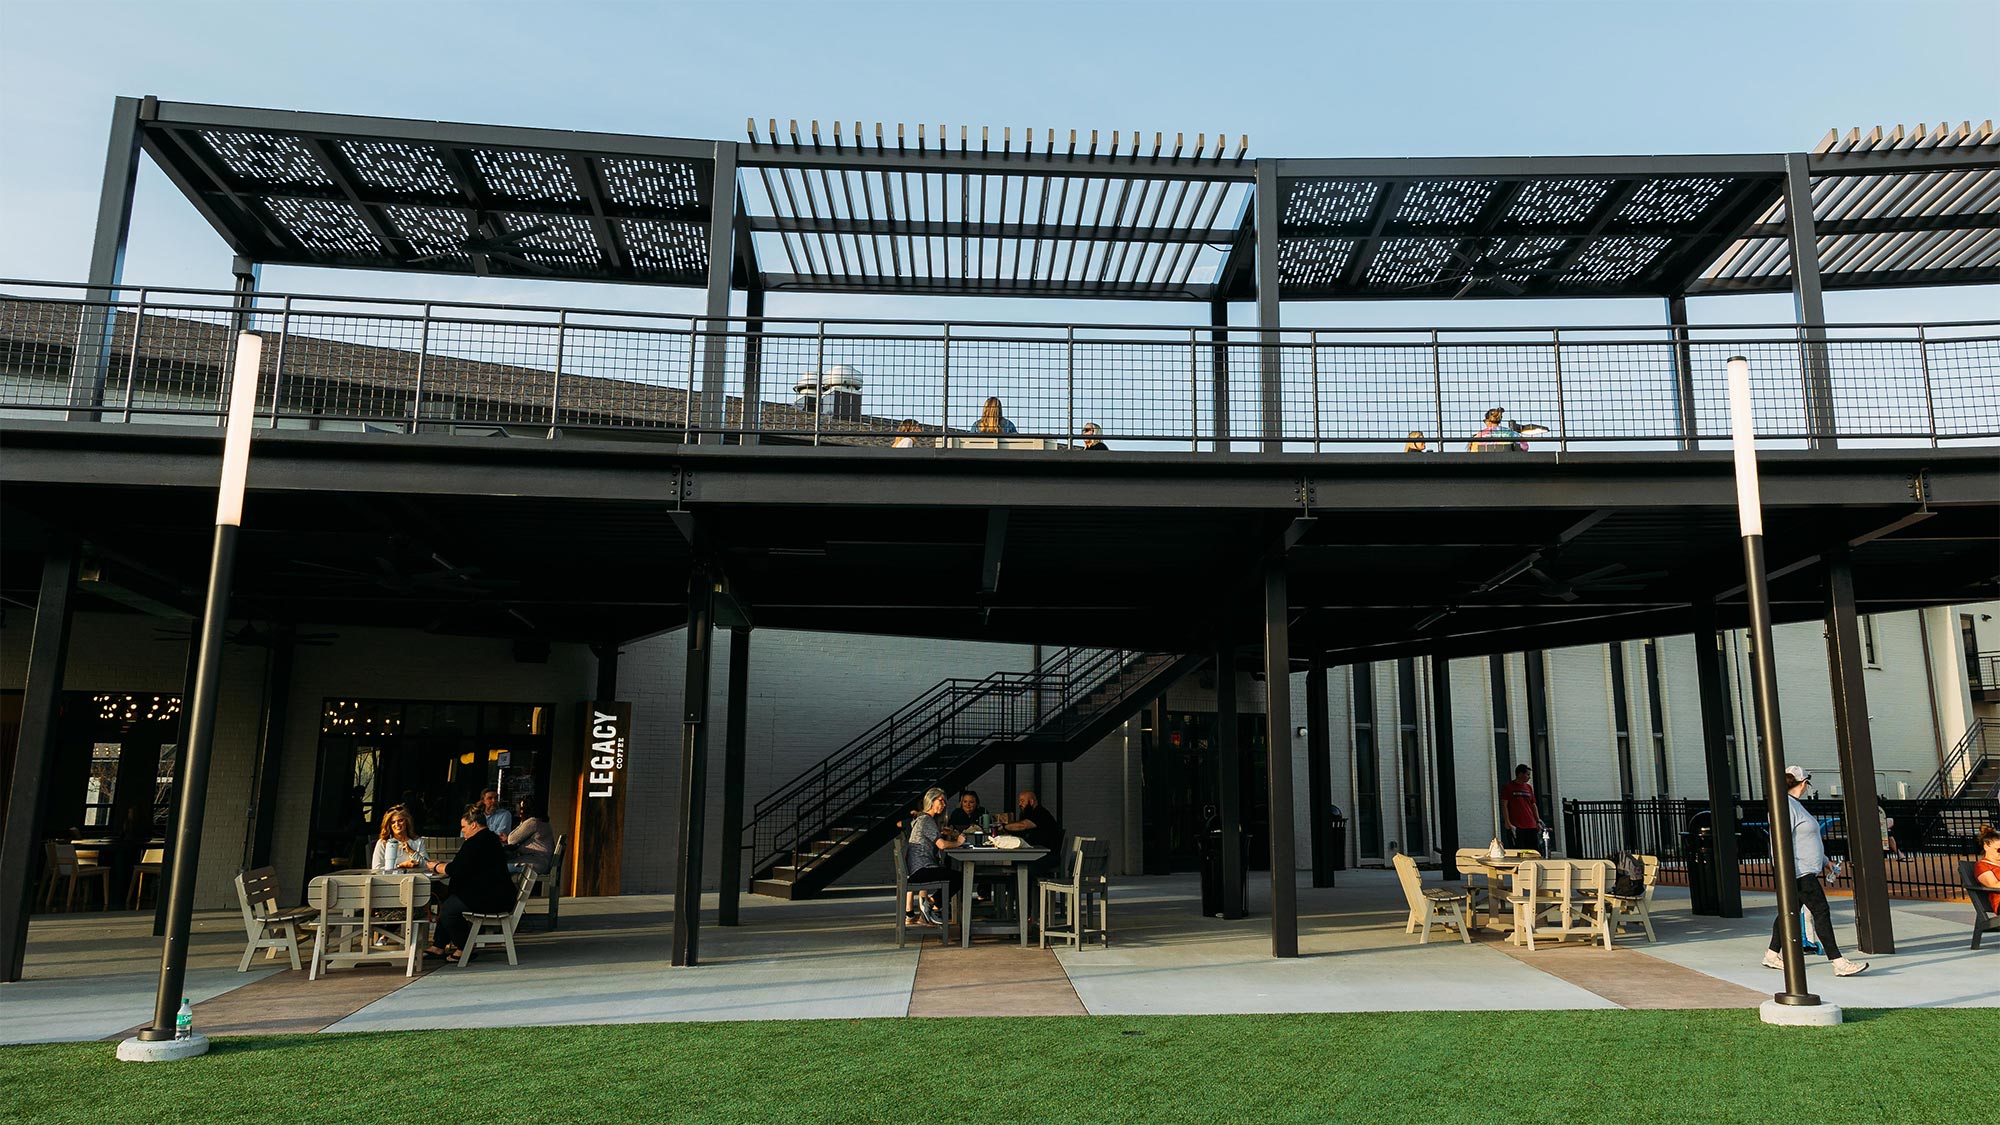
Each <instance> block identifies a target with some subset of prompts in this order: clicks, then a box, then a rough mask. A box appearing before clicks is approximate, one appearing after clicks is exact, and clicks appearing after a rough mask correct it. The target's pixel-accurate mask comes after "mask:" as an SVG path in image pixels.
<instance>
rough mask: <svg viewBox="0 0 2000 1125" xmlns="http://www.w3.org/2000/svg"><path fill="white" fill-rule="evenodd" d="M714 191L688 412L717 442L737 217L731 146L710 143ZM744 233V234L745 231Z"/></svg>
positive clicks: (725, 391)
mask: <svg viewBox="0 0 2000 1125" xmlns="http://www.w3.org/2000/svg"><path fill="white" fill-rule="evenodd" d="M710 186H711V190H712V191H713V192H714V195H713V197H712V198H713V202H712V204H711V207H712V210H711V212H710V214H711V218H710V219H709V224H708V302H707V305H706V306H705V308H704V312H705V314H706V315H705V318H704V319H703V321H702V328H703V331H704V333H705V335H703V337H702V348H701V380H700V391H699V398H700V403H699V405H698V406H697V407H696V408H695V411H694V412H693V414H692V417H693V418H694V419H695V424H696V425H697V426H698V427H699V428H700V430H701V435H700V440H701V441H703V442H706V443H711V444H720V443H721V441H722V434H721V432H720V431H721V429H722V426H723V424H724V421H725V419H724V418H723V409H724V404H725V403H726V401H727V396H728V393H729V383H728V379H729V375H728V360H729V337H728V335H727V333H728V331H729V294H730V271H731V269H732V268H733V267H734V265H735V262H736V257H735V245H734V241H733V239H734V237H735V233H736V222H737V210H738V207H737V201H736V145H735V144H734V143H733V142H730V141H717V142H715V168H714V178H713V180H712V181H711V185H710ZM745 237H748V236H747V235H746V236H745Z"/></svg>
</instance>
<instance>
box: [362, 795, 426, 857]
mask: <svg viewBox="0 0 2000 1125" xmlns="http://www.w3.org/2000/svg"><path fill="white" fill-rule="evenodd" d="M415 833H416V825H414V824H412V823H410V810H408V809H406V808H404V807H403V806H401V805H397V806H396V807H395V808H392V809H390V810H389V811H388V812H387V813H386V814H384V816H383V817H382V835H381V836H380V837H378V838H377V839H376V841H375V862H374V864H373V866H374V868H375V870H377V871H407V870H409V869H411V868H417V867H422V866H423V865H425V864H426V863H429V862H430V859H431V856H430V852H429V851H427V850H426V849H425V848H424V841H423V838H422V837H420V836H417V835H416V834H415Z"/></svg>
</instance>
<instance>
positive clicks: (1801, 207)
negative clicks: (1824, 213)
mask: <svg viewBox="0 0 2000 1125" xmlns="http://www.w3.org/2000/svg"><path fill="white" fill-rule="evenodd" d="M1806 161H1807V158H1806V155H1805V154H1804V153H1792V154H1790V155H1788V156H1786V157H1785V226H1786V229H1787V230H1788V232H1789V241H1790V244H1791V253H1792V303H1793V306H1794V307H1795V309H1796V310H1797V313H1798V322H1799V326H1800V330H1801V331H1800V349H1801V351H1802V352H1803V356H1802V359H1803V363H1802V364H1801V367H1802V370H1801V371H1800V374H1801V375H1802V376H1803V380H1804V384H1805V396H1806V432H1807V433H1808V434H1809V435H1811V436H1810V437H1809V438H1808V439H1807V443H1808V444H1809V445H1810V446H1811V447H1812V448H1813V449H1832V448H1835V447H1836V446H1838V445H1839V444H1840V442H1839V439H1837V438H1835V437H1834V436H1833V435H1834V433H1835V427H1836V425H1837V421H1836V419H1835V418H1834V412H1833V373H1832V371H1831V368H1830V365H1829V360H1828V357H1827V351H1826V299H1825V297H1824V295H1823V294H1822V291H1821V289H1820V280H1819V234H1818V232H1817V231H1816V230H1815V229H1814V227H1813V197H1812V176H1811V175H1810V174H1809V173H1808V171H1807V165H1806Z"/></svg>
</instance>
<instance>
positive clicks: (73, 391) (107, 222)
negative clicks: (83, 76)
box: [67, 98, 151, 422]
mask: <svg viewBox="0 0 2000 1125" xmlns="http://www.w3.org/2000/svg"><path fill="white" fill-rule="evenodd" d="M150 108H151V101H150V99H147V100H146V101H144V102H142V101H141V99H139V98H119V99H118V100H117V101H116V102H115V103H114V104H113V106H112V109H111V139H110V143H109V145H108V146H107V148H106V151H105V154H104V179H103V181H102V182H101V183H100V184H99V185H98V189H97V228H96V233H95V234H94V235H93V236H92V238H91V244H90V273H89V276H88V278H87V281H88V283H89V286H90V288H89V289H88V290H87V291H86V292H85V293H84V299H85V300H87V301H93V302H109V301H115V300H117V299H118V283H119V281H120V280H121V279H122V278H123V277H124V273H125V242H126V238H127V237H128V236H129V235H130V233H131V230H132V192H133V189H134V188H136V187H137V186H138V183H139V133H140V128H141V125H140V121H141V118H142V116H143V114H144V112H145V110H147V109H150ZM79 320H80V323H79V325H78V327H77V336H76V349H75V351H74V352H73V353H72V355H71V357H70V370H69V404H70V407H71V409H70V410H69V411H68V413H67V417H68V418H69V420H70V421H72V422H95V421H97V420H98V409H97V408H98V407H101V406H103V405H104V383H105V380H106V378H107V377H108V376H109V375H110V372H111V349H112V346H113V340H112V336H113V334H114V330H115V327H116V325H117V323H118V317H117V315H116V312H115V310H113V309H110V308H105V307H103V306H102V305H95V306H85V307H84V309H83V310H82V315H81V316H80V318H79Z"/></svg>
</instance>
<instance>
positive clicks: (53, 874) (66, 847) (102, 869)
mask: <svg viewBox="0 0 2000 1125" xmlns="http://www.w3.org/2000/svg"><path fill="white" fill-rule="evenodd" d="M47 848H48V859H49V877H48V881H47V885H48V891H47V893H46V895H45V897H44V901H43V903H42V906H43V907H44V908H47V907H49V906H52V905H54V902H55V897H56V884H57V883H62V882H67V883H68V884H69V886H68V888H67V889H66V890H65V891H64V892H63V909H64V910H68V909H70V908H71V907H72V906H74V905H75V903H76V888H77V884H78V883H87V881H88V880H91V879H96V880H98V882H99V885H100V886H101V888H102V893H101V895H100V896H99V898H98V903H99V909H102V910H109V909H111V869H110V868H109V867H106V866H105V865H103V864H101V863H99V862H97V853H96V852H94V851H93V852H88V853H81V852H78V851H77V847H76V845H75V844H72V843H69V842H68V841H66V840H50V841H49V842H48V845H47ZM86 889H88V887H87V886H86ZM86 897H88V896H86Z"/></svg>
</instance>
